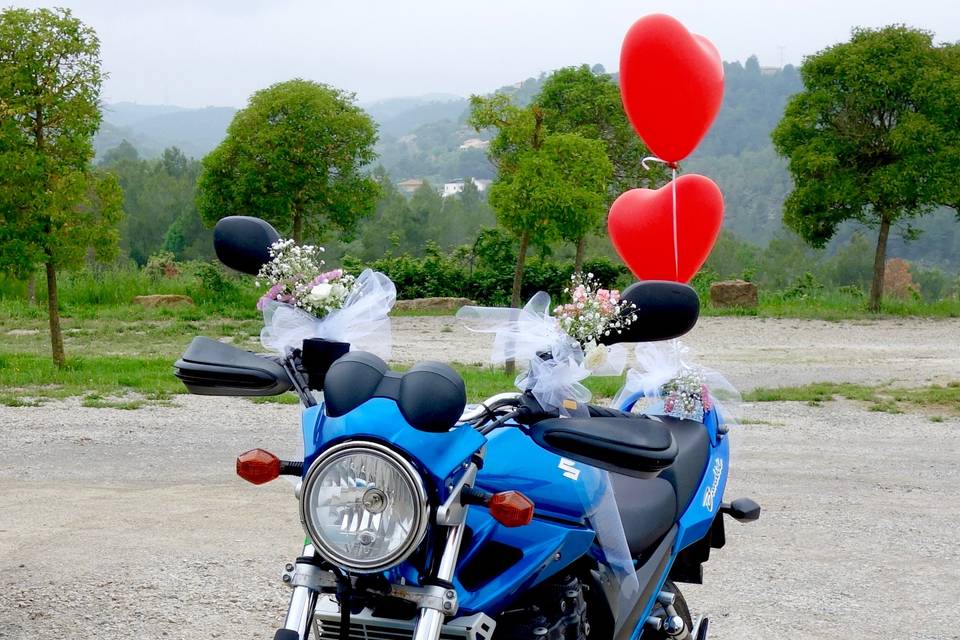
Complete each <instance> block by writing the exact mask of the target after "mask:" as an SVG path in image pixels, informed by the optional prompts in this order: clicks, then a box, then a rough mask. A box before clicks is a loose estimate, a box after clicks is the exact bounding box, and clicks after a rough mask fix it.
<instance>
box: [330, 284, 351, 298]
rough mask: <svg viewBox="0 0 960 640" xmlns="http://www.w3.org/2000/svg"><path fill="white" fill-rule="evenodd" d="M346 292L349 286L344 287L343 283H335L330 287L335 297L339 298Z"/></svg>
mask: <svg viewBox="0 0 960 640" xmlns="http://www.w3.org/2000/svg"><path fill="white" fill-rule="evenodd" d="M346 292H347V288H346V287H344V286H343V285H342V284H335V285H333V286H332V287H331V289H330V293H332V294H333V295H334V297H337V298H339V297H340V296H342V295H343V294H345V293H346Z"/></svg>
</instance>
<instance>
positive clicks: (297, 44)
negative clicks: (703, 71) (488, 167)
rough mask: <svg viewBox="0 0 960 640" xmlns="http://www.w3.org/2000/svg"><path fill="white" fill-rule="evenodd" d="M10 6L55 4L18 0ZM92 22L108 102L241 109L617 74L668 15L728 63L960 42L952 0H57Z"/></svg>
mask: <svg viewBox="0 0 960 640" xmlns="http://www.w3.org/2000/svg"><path fill="white" fill-rule="evenodd" d="M15 4H16V6H29V7H38V6H50V3H43V2H32V1H26V2H17V3H15ZM53 4H55V5H57V6H67V7H70V8H71V9H73V11H74V13H75V15H76V16H77V17H79V18H80V19H82V20H83V21H85V22H87V23H88V24H90V25H92V26H93V27H94V28H95V29H96V30H97V33H98V34H99V36H100V39H101V42H102V55H103V65H104V68H105V70H106V71H107V72H108V73H109V74H110V78H109V80H108V81H107V82H106V85H105V87H104V95H103V98H104V100H105V101H107V102H117V101H131V102H138V103H141V104H177V105H182V106H188V107H201V106H207V105H217V106H222V105H223V106H226V105H229V106H235V107H239V106H243V105H244V104H245V103H246V100H247V97H248V96H249V95H250V94H251V93H252V92H253V91H255V90H257V89H260V88H263V87H265V86H268V85H270V84H272V83H274V82H279V81H282V80H287V79H290V78H293V77H302V78H308V79H312V80H317V81H320V82H325V83H328V84H331V85H334V86H336V87H340V88H342V89H347V90H350V91H354V92H356V93H357V95H358V98H359V99H360V100H361V101H372V100H378V99H382V98H387V97H398V96H413V95H421V94H425V93H435V92H437V93H453V94H458V95H463V96H467V95H469V94H471V93H485V92H489V91H492V90H494V89H496V88H497V87H500V86H502V85H504V84H509V83H512V82H516V81H518V80H522V79H524V78H527V77H530V76H534V75H537V74H539V73H540V72H541V71H549V70H551V69H555V68H557V67H561V66H566V65H572V64H579V63H583V62H587V63H591V64H593V63H597V62H599V63H601V64H603V65H604V66H606V67H607V69H608V70H614V69H616V68H617V65H618V62H617V61H618V56H619V49H620V43H621V40H622V38H623V35H624V33H625V32H626V30H627V28H628V27H629V26H630V25H631V24H632V23H633V21H634V20H636V19H637V18H639V17H641V16H643V15H645V14H647V13H655V12H662V13H669V14H671V15H673V16H675V17H677V18H679V19H680V20H681V21H682V22H684V24H686V25H687V27H688V28H689V29H690V30H691V31H693V32H695V33H700V34H702V35H704V36H706V37H708V38H710V39H711V40H713V42H714V43H715V44H716V45H717V48H719V50H720V53H721V55H722V56H723V58H724V59H725V60H744V59H746V58H747V57H748V56H750V55H751V54H756V55H757V56H758V57H759V59H760V64H761V65H773V66H776V65H779V64H780V63H781V60H782V61H783V62H784V63H791V64H799V63H800V62H801V61H802V59H803V56H804V55H807V54H810V53H813V52H816V51H817V50H819V49H822V48H823V47H825V46H828V45H830V44H832V43H834V42H838V41H841V40H845V39H846V38H847V37H848V36H849V34H850V29H851V27H853V26H856V25H861V26H882V25H886V24H890V23H895V22H900V23H906V24H908V25H910V26H915V27H922V28H924V29H928V30H931V31H933V32H935V34H936V38H937V40H938V41H957V40H960V4H958V2H957V0H897V1H886V0H744V1H738V0H727V1H723V2H720V1H709V2H708V1H704V2H696V1H694V0H673V1H672V2H654V1H639V0H635V1H633V2H628V1H624V0H589V1H579V0H474V1H473V2H457V1H456V0H407V1H405V2H404V1H400V0H346V1H344V0H273V1H270V2H268V1H262V2H261V1H256V0H164V1H163V2H146V1H142V0H56V1H55V2H54V3H53ZM4 5H9V2H5V1H4V0H0V6H4Z"/></svg>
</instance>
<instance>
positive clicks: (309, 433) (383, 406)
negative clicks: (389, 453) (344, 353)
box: [303, 398, 486, 500]
mask: <svg viewBox="0 0 960 640" xmlns="http://www.w3.org/2000/svg"><path fill="white" fill-rule="evenodd" d="M348 438H363V439H367V440H377V441H380V442H383V443H385V444H387V445H389V446H391V447H393V448H394V449H396V450H397V451H399V452H401V453H403V454H405V455H406V456H407V457H408V458H409V459H410V461H411V462H413V463H414V464H416V465H417V466H418V467H419V468H420V471H421V472H422V473H423V474H424V480H425V481H427V483H428V484H429V485H431V486H432V487H434V489H435V491H436V495H437V496H438V498H439V499H440V500H444V499H446V495H447V491H448V489H447V487H448V486H449V485H450V484H451V482H452V481H453V480H455V479H457V478H458V477H459V475H460V474H461V473H462V472H463V468H464V466H463V465H464V464H465V463H468V462H469V461H470V458H471V457H472V456H473V454H475V453H476V452H477V451H478V450H479V449H480V447H482V446H483V445H484V443H485V442H486V439H485V438H484V437H483V436H482V435H480V434H479V433H477V431H476V430H474V429H473V428H471V427H469V426H461V427H458V428H456V429H453V430H452V431H449V432H445V433H429V432H426V431H419V430H417V429H414V428H413V427H411V426H410V425H409V424H407V422H406V420H404V418H403V414H401V413H400V409H399V408H398V407H397V404H396V403H395V402H394V401H393V400H389V399H387V398H373V399H371V400H368V401H366V402H365V403H363V404H362V405H360V406H359V407H357V408H356V409H354V410H353V411H351V412H350V413H348V414H346V415H344V416H340V417H338V418H331V417H329V416H327V415H325V414H324V413H323V410H322V408H320V407H311V408H310V409H307V410H306V411H304V415H303V451H304V470H306V469H309V468H310V465H311V464H313V461H314V460H315V459H316V457H317V455H318V454H319V453H320V452H321V451H322V450H323V449H326V448H327V447H328V446H330V445H332V444H335V443H336V442H338V441H340V440H346V439H348Z"/></svg>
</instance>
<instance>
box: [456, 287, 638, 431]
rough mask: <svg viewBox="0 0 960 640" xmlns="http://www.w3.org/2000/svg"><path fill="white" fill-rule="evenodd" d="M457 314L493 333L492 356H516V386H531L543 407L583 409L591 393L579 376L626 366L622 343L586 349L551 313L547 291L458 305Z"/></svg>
mask: <svg viewBox="0 0 960 640" xmlns="http://www.w3.org/2000/svg"><path fill="white" fill-rule="evenodd" d="M457 318H458V319H459V320H461V321H462V322H463V323H464V324H465V325H466V326H467V329H469V330H470V331H477V332H481V333H492V334H494V339H493V349H492V351H491V353H490V362H491V363H492V364H497V365H502V364H504V363H505V362H507V361H513V362H516V363H517V364H518V366H519V367H521V369H523V371H521V373H520V374H519V375H518V376H517V379H516V385H517V388H518V389H520V390H521V391H526V390H530V392H531V393H532V394H533V397H534V398H536V399H537V402H539V403H540V404H541V405H542V406H543V407H544V408H546V409H549V410H559V411H560V413H561V414H562V415H579V414H580V413H585V412H586V409H585V408H584V407H583V406H582V405H583V404H584V403H586V402H588V401H589V400H590V398H591V393H590V390H589V389H587V388H586V387H585V386H583V384H582V381H583V380H585V379H586V378H587V377H589V376H590V375H620V373H622V372H623V368H624V366H626V360H627V353H626V350H625V349H624V348H623V347H622V346H620V345H615V346H613V347H605V346H602V345H601V346H591V347H590V348H588V351H587V354H585V353H584V350H583V348H582V347H581V346H580V344H579V343H578V342H577V341H576V340H574V339H573V338H571V337H570V336H569V335H567V334H566V333H564V332H563V331H562V330H561V329H560V325H559V323H558V322H557V319H556V318H554V317H553V316H551V315H550V295H549V294H547V293H546V292H543V291H540V292H538V293H536V294H535V295H534V296H533V297H532V298H530V301H529V302H527V304H526V305H525V306H524V307H523V309H508V308H500V307H462V308H461V309H460V310H459V311H458V312H457ZM568 401H572V403H571V402H568Z"/></svg>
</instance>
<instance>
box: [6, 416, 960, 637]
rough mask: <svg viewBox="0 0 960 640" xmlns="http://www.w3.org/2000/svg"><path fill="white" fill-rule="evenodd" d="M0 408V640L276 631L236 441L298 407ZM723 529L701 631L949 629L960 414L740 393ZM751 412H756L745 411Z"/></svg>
mask: <svg viewBox="0 0 960 640" xmlns="http://www.w3.org/2000/svg"><path fill="white" fill-rule="evenodd" d="M178 405H179V406H177V407H169V408H148V409H142V410H138V411H120V410H112V409H87V408H83V407H80V406H79V405H78V404H77V403H76V402H63V403H57V404H51V405H48V406H46V407H43V408H16V409H15V408H0V441H2V442H3V443H4V445H3V451H4V455H3V456H2V459H0V638H17V639H20V638H23V639H27V638H31V639H33V638H83V639H93V638H97V639H103V640H113V639H118V640H119V639H121V638H124V639H127V638H130V637H132V636H133V637H139V638H184V639H187V638H190V639H193V638H196V637H214V638H218V637H221V638H235V639H239V638H251V639H252V638H257V639H261V640H262V639H264V638H271V637H272V630H273V629H274V628H275V626H276V625H277V624H278V623H279V621H280V620H281V617H282V615H283V612H284V609H285V603H286V597H287V594H286V593H285V590H284V588H283V587H282V586H281V585H280V582H279V580H278V575H279V571H280V569H281V567H282V564H283V562H285V561H286V560H289V559H291V558H293V557H294V556H295V555H296V553H297V551H298V550H299V549H298V542H299V540H300V539H301V536H302V532H301V530H300V526H299V522H298V520H297V515H296V503H295V500H294V499H293V496H292V491H291V486H290V485H289V484H288V483H286V482H284V481H282V480H281V481H277V482H274V483H272V484H271V485H267V486H263V487H253V486H251V485H248V484H246V483H244V482H242V481H240V480H239V479H237V478H236V477H235V476H234V475H233V459H234V456H235V455H236V453H238V452H240V451H243V450H246V449H248V448H252V447H255V446H264V447H270V448H272V449H273V450H275V451H277V452H278V453H281V454H282V453H283V452H285V451H286V452H290V451H293V450H294V449H295V447H296V437H297V435H296V431H297V429H296V418H297V415H296V411H297V410H296V407H292V406H289V405H287V406H278V405H254V404H252V403H250V402H247V401H245V400H235V399H231V400H221V399H212V398H199V397H183V398H180V399H178ZM744 413H745V416H746V418H748V419H749V420H750V421H753V423H751V424H749V425H748V426H743V427H738V428H737V429H736V431H735V432H734V435H733V438H734V439H733V443H734V450H733V462H732V474H733V475H732V479H731V482H730V484H729V485H728V490H727V497H728V498H732V497H737V496H743V495H746V496H751V497H753V498H755V499H757V500H758V501H759V502H760V503H761V504H762V505H763V508H764V514H763V517H762V518H761V520H760V521H759V522H757V523H753V524H749V525H737V524H735V523H730V524H729V525H728V527H727V535H728V542H727V546H726V548H724V549H722V550H720V551H715V552H714V556H713V558H712V559H711V561H710V563H709V564H708V565H707V566H706V571H705V583H706V584H705V585H704V586H698V587H694V586H685V587H684V590H685V592H686V594H687V597H688V600H689V602H690V604H691V607H692V608H693V609H694V610H695V612H707V613H709V614H711V615H712V616H713V625H712V626H711V630H712V632H713V634H712V636H711V637H715V638H720V639H724V638H727V639H732V638H769V637H770V635H771V632H772V631H774V630H776V631H777V632H778V633H777V635H779V636H784V637H797V638H836V637H844V638H848V639H849V638H854V639H857V638H876V637H881V636H885V637H898V638H899V637H902V638H957V637H960V636H958V632H957V631H956V625H955V620H956V617H957V616H958V615H960V605H958V603H960V584H958V581H957V575H960V552H958V548H957V546H956V527H957V523H958V521H960V500H958V499H957V493H958V488H960V470H958V465H957V461H958V460H960V421H958V420H949V421H945V422H942V423H934V422H931V421H930V420H929V419H928V418H926V417H923V416H919V415H912V414H901V415H891V414H885V413H872V412H867V411H864V410H863V408H862V407H860V406H858V405H855V404H853V403H847V402H832V403H826V404H824V405H823V406H822V407H810V406H807V405H805V404H800V403H764V404H754V405H748V406H747V407H745V411H744ZM758 421H759V422H758Z"/></svg>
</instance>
